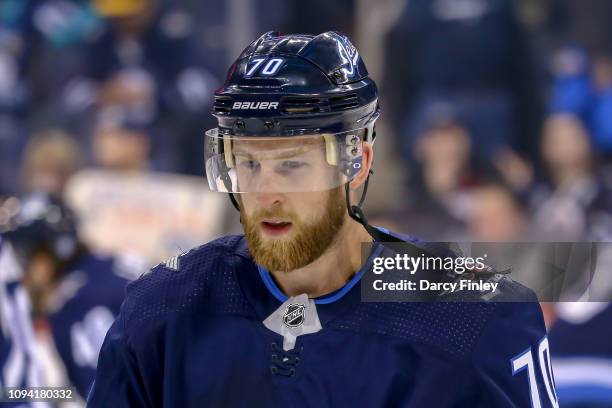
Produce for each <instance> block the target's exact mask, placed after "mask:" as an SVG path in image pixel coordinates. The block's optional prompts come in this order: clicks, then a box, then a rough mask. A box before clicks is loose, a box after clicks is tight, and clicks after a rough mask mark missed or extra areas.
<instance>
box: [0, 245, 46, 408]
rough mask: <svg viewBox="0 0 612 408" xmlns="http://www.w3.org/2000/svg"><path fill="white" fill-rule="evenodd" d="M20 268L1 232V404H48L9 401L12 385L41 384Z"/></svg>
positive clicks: (31, 385)
mask: <svg viewBox="0 0 612 408" xmlns="http://www.w3.org/2000/svg"><path fill="white" fill-rule="evenodd" d="M21 278H22V276H21V268H20V267H19V265H18V264H17V260H16V259H15V257H14V254H13V250H12V248H11V246H10V244H9V243H8V242H7V241H6V240H3V238H2V236H1V235H0V401H3V402H2V403H1V404H0V405H2V406H3V407H5V406H6V407H29V406H35V407H36V406H39V407H41V408H42V407H48V404H46V403H42V402H40V403H36V404H30V403H28V402H27V401H21V400H19V401H18V400H14V402H9V401H10V400H9V399H8V397H9V395H8V393H7V389H8V388H11V387H16V388H24V387H39V386H41V385H42V384H41V379H40V374H41V373H40V367H39V366H38V361H37V359H36V350H35V345H34V333H33V330H32V321H31V320H30V303H29V299H28V295H27V293H26V291H25V289H24V288H23V287H22V286H21V284H20V283H19V281H20V280H21Z"/></svg>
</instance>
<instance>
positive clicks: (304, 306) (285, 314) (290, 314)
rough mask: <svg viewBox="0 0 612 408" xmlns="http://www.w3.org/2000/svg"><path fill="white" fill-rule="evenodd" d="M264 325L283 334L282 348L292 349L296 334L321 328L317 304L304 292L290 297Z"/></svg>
mask: <svg viewBox="0 0 612 408" xmlns="http://www.w3.org/2000/svg"><path fill="white" fill-rule="evenodd" d="M263 324H264V326H266V327H267V328H268V329H270V330H272V331H273V332H275V333H278V334H280V335H281V336H283V350H285V351H288V350H292V349H293V348H294V347H295V341H296V339H297V338H298V336H302V335H304V334H310V333H316V332H318V331H319V330H321V329H322V327H321V322H320V321H319V315H318V314H317V306H316V305H315V302H314V300H312V299H308V295H306V294H305V293H303V294H301V295H299V296H293V297H290V298H289V299H287V300H286V301H285V303H283V304H282V305H280V307H279V308H278V309H276V310H275V311H274V312H273V313H272V314H271V315H270V316H268V317H267V318H266V320H264V322H263Z"/></svg>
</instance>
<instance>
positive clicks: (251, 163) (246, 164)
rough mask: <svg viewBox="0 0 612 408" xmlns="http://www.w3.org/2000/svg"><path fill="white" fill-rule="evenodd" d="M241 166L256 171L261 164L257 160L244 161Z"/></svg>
mask: <svg viewBox="0 0 612 408" xmlns="http://www.w3.org/2000/svg"><path fill="white" fill-rule="evenodd" d="M239 164H240V166H241V167H244V168H245V169H249V170H255V169H256V168H257V167H258V166H259V163H258V162H256V161H255V160H243V161H241V162H240V163H239Z"/></svg>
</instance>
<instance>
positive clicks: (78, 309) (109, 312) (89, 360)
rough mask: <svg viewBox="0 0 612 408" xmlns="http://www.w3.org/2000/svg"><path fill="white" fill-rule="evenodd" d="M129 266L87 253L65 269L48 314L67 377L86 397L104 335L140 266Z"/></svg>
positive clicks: (112, 259) (117, 312)
mask: <svg viewBox="0 0 612 408" xmlns="http://www.w3.org/2000/svg"><path fill="white" fill-rule="evenodd" d="M127 267H128V266H127V265H124V264H123V263H122V262H119V261H117V260H116V259H114V258H101V257H98V256H96V255H93V254H86V255H84V256H83V257H81V258H80V259H79V260H78V261H77V262H75V264H74V265H73V266H72V267H71V268H70V270H69V271H67V272H66V275H65V276H64V277H63V278H62V280H61V281H60V283H59V285H58V289H57V291H56V296H55V299H54V300H55V302H54V305H53V308H54V311H53V312H52V313H51V314H50V316H49V323H50V325H51V331H52V334H53V340H54V341H55V346H56V348H57V351H58V354H59V355H60V357H61V359H62V362H63V363H64V365H65V367H66V373H67V375H68V379H69V380H70V382H71V383H72V384H74V386H75V387H76V389H77V391H78V392H79V394H81V395H82V396H83V397H84V398H86V397H87V394H88V393H89V388H90V387H91V383H92V382H93V379H94V377H95V373H96V364H97V362H98V353H99V351H100V347H101V346H102V342H103V341H104V336H105V335H106V332H107V331H108V329H109V328H110V326H111V325H112V323H113V321H114V320H115V318H116V317H117V315H118V314H119V308H120V307H121V303H122V302H123V299H124V297H125V287H126V285H127V283H128V282H129V281H130V280H131V279H130V278H131V277H132V276H131V273H133V272H135V271H134V269H136V270H137V269H138V268H137V267H136V268H134V267H133V268H132V270H131V271H126V269H127ZM128 272H129V273H128ZM135 277H137V276H135Z"/></svg>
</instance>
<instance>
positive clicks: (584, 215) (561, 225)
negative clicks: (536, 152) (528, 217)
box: [531, 114, 612, 240]
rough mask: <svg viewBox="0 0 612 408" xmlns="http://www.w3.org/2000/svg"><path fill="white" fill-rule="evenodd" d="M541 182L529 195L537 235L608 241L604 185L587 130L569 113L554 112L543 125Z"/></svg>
mask: <svg viewBox="0 0 612 408" xmlns="http://www.w3.org/2000/svg"><path fill="white" fill-rule="evenodd" d="M542 157H543V160H544V164H545V166H546V171H547V180H546V181H544V182H541V183H539V184H538V185H537V186H536V187H535V188H534V189H533V193H532V199H531V205H532V208H533V210H534V224H535V225H534V227H535V229H536V231H537V232H538V234H540V237H541V238H544V239H546V238H548V239H554V240H582V239H587V238H590V239H609V237H610V234H612V222H611V221H612V220H611V217H610V215H609V213H610V210H611V201H610V199H611V198H612V197H611V196H610V189H609V187H608V186H607V185H606V183H604V179H603V178H602V176H601V174H600V173H599V172H598V170H597V169H596V167H595V158H594V155H593V150H592V145H591V141H590V138H589V136H588V133H587V130H586V129H585V127H584V126H583V125H582V123H581V122H580V120H579V119H578V118H577V117H576V116H574V115H568V114H557V115H553V116H551V117H549V118H548V119H547V121H546V124H545V126H544V133H543V139H542Z"/></svg>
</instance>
